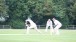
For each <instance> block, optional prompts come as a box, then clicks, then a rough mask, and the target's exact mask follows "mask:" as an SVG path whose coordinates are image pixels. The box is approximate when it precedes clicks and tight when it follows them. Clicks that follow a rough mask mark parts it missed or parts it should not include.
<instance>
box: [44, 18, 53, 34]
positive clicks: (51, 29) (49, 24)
mask: <svg viewBox="0 0 76 42" xmlns="http://www.w3.org/2000/svg"><path fill="white" fill-rule="evenodd" d="M48 27H50V33H51V34H52V33H53V26H52V21H51V20H50V19H48V21H47V23H46V29H45V31H46V32H47V29H48Z"/></svg>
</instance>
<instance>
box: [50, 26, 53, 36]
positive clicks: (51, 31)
mask: <svg viewBox="0 0 76 42" xmlns="http://www.w3.org/2000/svg"><path fill="white" fill-rule="evenodd" d="M53 33H54V29H53V27H51V26H50V34H51V35H52V34H53Z"/></svg>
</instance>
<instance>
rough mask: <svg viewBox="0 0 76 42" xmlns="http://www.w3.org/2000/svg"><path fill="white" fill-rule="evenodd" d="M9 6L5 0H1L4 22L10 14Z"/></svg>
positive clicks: (1, 13)
mask: <svg viewBox="0 0 76 42" xmlns="http://www.w3.org/2000/svg"><path fill="white" fill-rule="evenodd" d="M7 11H8V6H7V5H6V2H5V0H0V21H1V22H3V21H5V20H6V18H7V17H9V16H8V14H7Z"/></svg>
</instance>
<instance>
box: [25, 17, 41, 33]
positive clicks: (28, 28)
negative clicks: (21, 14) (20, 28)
mask: <svg viewBox="0 0 76 42" xmlns="http://www.w3.org/2000/svg"><path fill="white" fill-rule="evenodd" d="M25 24H26V26H27V34H29V30H30V29H31V28H34V29H35V30H36V31H38V32H39V33H41V32H40V31H39V30H38V29H37V25H36V24H35V23H34V22H33V21H32V20H31V19H30V18H28V19H27V20H26V23H25Z"/></svg>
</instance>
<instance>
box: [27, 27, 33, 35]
mask: <svg viewBox="0 0 76 42" xmlns="http://www.w3.org/2000/svg"><path fill="white" fill-rule="evenodd" d="M31 28H33V26H30V27H29V26H28V27H27V34H29V31H30V29H31Z"/></svg>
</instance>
